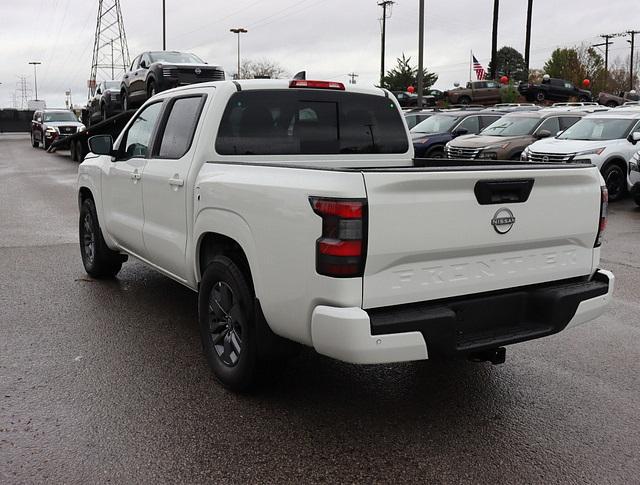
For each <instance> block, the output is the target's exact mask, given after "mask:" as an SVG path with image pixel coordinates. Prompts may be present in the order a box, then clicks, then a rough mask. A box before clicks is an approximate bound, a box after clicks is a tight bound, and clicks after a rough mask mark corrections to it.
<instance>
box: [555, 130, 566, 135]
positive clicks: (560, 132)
mask: <svg viewBox="0 0 640 485" xmlns="http://www.w3.org/2000/svg"><path fill="white" fill-rule="evenodd" d="M563 133H564V130H560V131H559V132H558V133H556V136H560V135H562V134H563Z"/></svg>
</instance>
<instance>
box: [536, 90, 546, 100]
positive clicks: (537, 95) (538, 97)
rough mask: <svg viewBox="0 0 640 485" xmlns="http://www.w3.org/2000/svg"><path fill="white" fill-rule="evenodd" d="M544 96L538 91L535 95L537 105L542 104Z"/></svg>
mask: <svg viewBox="0 0 640 485" xmlns="http://www.w3.org/2000/svg"><path fill="white" fill-rule="evenodd" d="M545 98H546V96H545V95H544V93H543V92H542V91H538V92H537V93H536V101H537V102H538V103H542V102H543V101H544V100H545Z"/></svg>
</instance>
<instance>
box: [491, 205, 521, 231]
mask: <svg viewBox="0 0 640 485" xmlns="http://www.w3.org/2000/svg"><path fill="white" fill-rule="evenodd" d="M515 222H516V218H515V216H514V215H513V212H511V211H510V210H509V209H507V208H506V207H503V208H502V209H498V212H496V213H495V214H494V216H493V219H491V225H492V226H493V228H494V229H495V230H496V232H497V233H498V234H506V233H508V232H509V231H510V230H511V228H512V227H513V225H514V224H515Z"/></svg>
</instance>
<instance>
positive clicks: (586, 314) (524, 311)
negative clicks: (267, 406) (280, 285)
mask: <svg viewBox="0 0 640 485" xmlns="http://www.w3.org/2000/svg"><path fill="white" fill-rule="evenodd" d="M613 286H614V276H613V274H612V273H610V272H609V271H604V270H598V271H597V272H596V273H595V274H594V276H593V277H592V278H591V279H590V280H588V281H586V280H580V281H575V280H572V281H563V282H555V283H552V284H546V285H536V286H534V287H527V288H518V289H514V290H510V291H507V292H492V293H486V294H480V295H471V296H466V297H461V298H455V299H447V300H441V301H435V302H424V303H417V304H410V305H400V306H397V307H387V308H378V309H372V310H363V309H362V308H335V307H329V306H318V307H316V308H315V309H314V311H313V315H312V318H311V335H312V339H313V346H314V348H315V349H316V351H317V352H319V353H320V354H324V355H327V356H329V357H333V358H336V359H339V360H343V361H346V362H353V363H358V364H374V363H388V362H403V361H410V360H423V359H427V358H428V356H429V355H432V356H433V355H448V356H450V355H456V354H458V355H460V354H462V355H464V354H466V353H471V352H477V351H481V350H486V349H492V348H496V347H500V346H502V345H508V344H513V343H517V342H523V341H526V340H532V339H535V338H539V337H544V336H547V335H552V334H554V333H558V332H560V331H562V330H563V329H565V328H568V327H573V326H576V325H580V324H582V323H586V322H588V321H590V320H593V319H594V318H597V317H599V316H600V315H601V314H602V313H603V312H604V309H605V307H606V305H607V304H608V302H609V300H610V299H611V294H612V292H613ZM427 349H428V350H427Z"/></svg>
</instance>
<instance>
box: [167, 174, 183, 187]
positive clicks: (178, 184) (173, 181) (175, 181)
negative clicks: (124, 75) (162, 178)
mask: <svg viewBox="0 0 640 485" xmlns="http://www.w3.org/2000/svg"><path fill="white" fill-rule="evenodd" d="M169 185H173V186H174V187H182V186H183V185H184V180H183V179H181V178H177V177H176V176H175V175H174V176H173V177H172V178H170V179H169Z"/></svg>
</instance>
